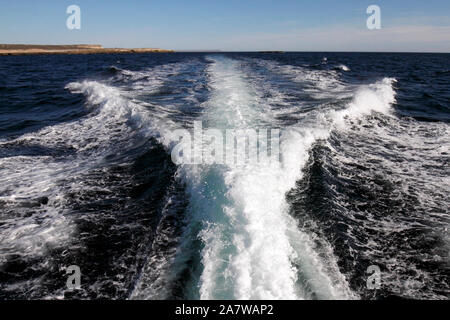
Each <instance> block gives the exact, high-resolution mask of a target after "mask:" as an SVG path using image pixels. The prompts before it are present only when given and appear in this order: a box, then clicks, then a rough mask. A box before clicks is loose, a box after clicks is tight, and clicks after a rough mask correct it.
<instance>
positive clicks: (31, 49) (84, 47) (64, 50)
mask: <svg viewBox="0 0 450 320" xmlns="http://www.w3.org/2000/svg"><path fill="white" fill-rule="evenodd" d="M148 52H174V51H173V50H167V49H159V48H133V49H123V48H103V46H101V45H99V44H74V45H34V44H33V45H31V44H0V56H6V55H31V54H94V53H148Z"/></svg>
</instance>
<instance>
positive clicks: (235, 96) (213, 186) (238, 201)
mask: <svg viewBox="0 0 450 320" xmlns="http://www.w3.org/2000/svg"><path fill="white" fill-rule="evenodd" d="M210 59H211V62H212V63H211V65H210V67H209V69H208V73H209V80H210V88H211V91H212V95H211V97H210V99H209V100H208V101H207V102H205V104H204V109H205V114H204V117H203V120H204V123H205V124H206V125H207V126H209V127H215V128H219V129H220V128H221V129H224V128H248V127H253V128H255V127H261V126H264V125H269V124H270V123H274V122H275V119H274V114H273V113H272V111H271V110H270V108H267V107H265V105H264V103H263V98H262V97H263V93H262V92H259V91H258V87H252V86H251V85H250V84H249V83H248V82H247V81H246V78H247V77H246V76H245V75H244V74H243V73H242V72H241V71H240V68H239V66H240V63H239V62H238V61H235V60H230V59H226V58H221V57H211V58H210ZM297 76H300V75H298V72H297ZM320 80H322V78H320ZM320 80H319V81H320ZM393 81H394V80H393V79H385V80H383V81H381V82H379V83H376V84H373V85H369V86H365V87H362V88H360V90H359V91H358V92H357V93H356V94H355V98H354V100H353V102H352V103H351V104H350V105H349V106H348V107H347V108H346V109H344V110H342V111H333V112H329V113H328V114H324V113H320V114H315V113H311V117H313V118H315V119H316V120H317V124H316V125H315V126H306V127H295V126H292V127H287V128H284V130H283V132H282V135H281V158H282V162H281V163H272V164H265V165H261V163H246V164H245V165H244V166H243V167H233V166H226V165H225V166H223V165H181V166H180V168H179V171H178V176H179V177H180V178H181V179H182V180H183V181H184V183H185V184H186V185H187V193H188V196H189V205H188V210H189V218H188V219H187V222H186V223H187V227H186V229H185V231H184V235H183V236H182V237H181V240H180V242H181V244H180V248H182V249H180V251H179V252H178V254H177V256H176V257H175V258H174V266H173V267H172V268H173V269H174V270H183V264H185V263H186V261H193V260H194V261H196V259H195V258H193V257H195V256H196V254H198V251H199V250H200V251H201V254H200V256H199V257H198V258H197V259H199V260H198V261H199V262H198V263H200V266H198V267H197V268H194V270H197V271H196V275H193V277H194V278H196V279H198V280H197V281H193V282H192V283H191V286H192V287H191V288H189V289H187V292H189V293H190V294H191V296H190V297H191V298H201V299H302V298H305V299H306V298H313V297H315V298H322V299H333V298H355V297H357V295H356V294H355V293H354V292H352V291H351V290H350V289H349V286H348V283H347V280H346V279H345V276H344V275H342V274H341V273H340V271H339V268H338V266H337V263H336V258H335V257H334V256H333V253H332V248H331V246H330V245H329V244H327V243H326V241H322V245H321V248H320V249H319V248H317V246H316V245H315V240H314V238H313V237H312V235H311V234H308V233H305V232H302V230H301V228H299V225H298V222H297V221H296V220H295V219H294V218H293V217H292V216H290V214H289V205H288V203H287V202H286V193H287V192H288V191H289V190H290V189H292V188H294V187H295V184H296V181H298V180H299V179H301V177H302V168H303V166H304V165H305V164H306V162H307V160H308V158H309V150H310V148H311V147H312V145H313V144H314V143H315V142H316V141H318V140H323V139H327V138H328V136H329V135H330V131H331V130H332V129H333V128H336V127H338V126H339V125H340V124H341V123H343V122H345V121H347V120H346V119H348V118H357V117H361V116H363V115H367V114H369V113H370V112H372V111H377V112H385V113H388V112H389V108H390V104H392V103H393V102H394V97H393V96H394V92H393V90H392V86H391V84H392V83H393ZM330 125H331V126H330ZM197 238H200V239H201V246H200V247H199V246H198V244H197V242H195V241H194V239H197ZM324 257H325V258H324ZM275 270H276V271H275ZM138 288H139V286H138ZM139 290H140V289H137V292H135V293H134V296H140V297H142V296H146V297H149V296H151V295H150V294H148V292H147V295H146V293H145V292H142V291H139ZM197 290H198V291H197Z"/></svg>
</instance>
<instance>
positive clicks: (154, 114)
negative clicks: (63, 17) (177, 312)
mask: <svg viewBox="0 0 450 320" xmlns="http://www.w3.org/2000/svg"><path fill="white" fill-rule="evenodd" d="M449 58H450V55H449V54H412V53H411V54H409V53H408V54H405V53H386V54H384V53H284V54H269V53H264V54H262V53H218V54H214V53H172V54H119V55H61V56H58V55H55V56H7V57H0V298H2V299H40V298H97V299H98V298H106V299H111V298H114V299H117V298H119V299H128V298H135V299H186V298H191V299H218V298H219V299H220V298H224V299H335V298H338V299H339V298H342V299H358V298H362V299H383V298H393V297H402V298H418V299H425V298H432V299H448V297H449V280H450V272H449V266H450V265H449V264H450V256H449V250H450V238H449V229H448V228H449V211H448V208H449V200H448V192H449V190H450V166H449V159H450V134H449V133H450V131H449V129H450V128H449V122H450V89H449V86H448V84H449V83H450V59H449ZM195 121H201V122H202V123H203V126H204V127H209V128H218V129H220V130H224V129H228V128H230V129H233V128H246V129H251V128H260V129H261V128H268V129H270V128H277V129H279V130H280V132H281V147H280V161H281V163H280V165H279V166H275V165H270V164H261V163H251V162H249V163H246V164H245V165H244V166H243V167H234V166H227V165H219V164H217V165H215V164H212V165H210V164H203V163H202V164H195V165H188V164H185V165H183V164H181V165H176V164H175V163H174V162H173V161H172V158H171V151H172V149H173V147H174V145H175V144H176V141H174V140H173V136H172V135H171V132H173V131H174V130H175V129H189V130H190V129H191V128H192V127H193V126H194V123H195ZM70 265H78V266H79V267H80V269H81V272H82V277H81V289H80V290H74V291H73V290H72V291H71V290H69V289H67V287H66V280H67V275H66V273H65V268H67V267H68V266H70ZM371 265H376V266H378V267H379V268H380V270H381V274H380V279H381V286H380V287H379V288H377V289H370V288H368V287H367V278H368V276H369V274H368V273H366V271H367V268H368V267H369V266H371Z"/></svg>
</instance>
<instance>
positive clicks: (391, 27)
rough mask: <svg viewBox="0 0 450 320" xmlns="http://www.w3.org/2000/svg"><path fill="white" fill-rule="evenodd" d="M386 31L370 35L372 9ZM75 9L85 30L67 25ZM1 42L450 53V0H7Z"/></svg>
mask: <svg viewBox="0 0 450 320" xmlns="http://www.w3.org/2000/svg"><path fill="white" fill-rule="evenodd" d="M373 4H374V5H378V6H379V7H380V11H381V29H375V30H369V29H368V28H367V25H366V20H367V19H368V18H369V16H370V14H367V12H366V10H367V7H368V6H369V5H373ZM69 5H78V6H79V7H80V10H81V28H80V29H79V30H75V29H74V30H70V29H68V28H67V26H66V20H67V18H68V17H69V14H67V13H66V9H67V7H68V6H69ZM0 43H25V44H77V43H83V44H101V45H103V46H104V47H121V48H144V47H145V48H147V47H149V48H165V49H174V50H224V51H254V50H284V51H402V52H406V51H408V52H409V51H413V52H450V1H449V0H427V1H424V0H421V1H419V0H409V1H404V0H386V1H380V0H370V1H368V0H339V1H338V0H313V1H301V0H272V1H268V0H205V1H203V0H164V1H162V0H145V1H144V0H126V1H123V0H122V1H119V0H117V1H116V0H108V1H105V0H70V1H66V0H39V1H36V0H33V1H28V0H18V1H10V0H8V1H7V0H0Z"/></svg>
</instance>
